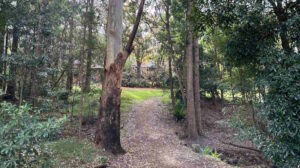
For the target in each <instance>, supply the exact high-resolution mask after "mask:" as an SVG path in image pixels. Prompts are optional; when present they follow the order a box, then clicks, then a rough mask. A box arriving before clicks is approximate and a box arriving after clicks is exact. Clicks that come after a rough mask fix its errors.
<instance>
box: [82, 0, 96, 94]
mask: <svg viewBox="0 0 300 168" xmlns="http://www.w3.org/2000/svg"><path fill="white" fill-rule="evenodd" d="M87 15H88V16H87V17H88V18H87V22H88V42H87V58H86V76H85V84H84V91H85V92H89V91H90V87H91V86H90V85H91V84H90V83H91V70H92V69H91V66H92V54H93V27H94V26H93V25H94V0H90V2H89V12H88V13H87Z"/></svg>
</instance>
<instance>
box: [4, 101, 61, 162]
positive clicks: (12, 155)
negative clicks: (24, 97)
mask: <svg viewBox="0 0 300 168" xmlns="http://www.w3.org/2000/svg"><path fill="white" fill-rule="evenodd" d="M0 116H1V118H0V156H1V157H0V162H1V165H0V166H1V167H33V166H34V165H39V164H42V163H43V164H46V163H48V162H47V151H46V150H45V148H44V146H43V145H42V142H45V141H49V140H51V139H53V138H55V137H56V133H57V132H59V131H60V128H61V126H62V124H63V123H64V121H65V120H66V118H65V117H64V118H61V119H53V118H49V119H48V120H46V121H42V120H41V119H40V118H39V117H38V116H39V112H38V111H32V109H31V108H30V106H29V105H27V104H25V105H24V106H20V107H19V108H18V107H16V106H15V105H12V104H10V103H5V102H4V103H2V104H1V107H0Z"/></svg>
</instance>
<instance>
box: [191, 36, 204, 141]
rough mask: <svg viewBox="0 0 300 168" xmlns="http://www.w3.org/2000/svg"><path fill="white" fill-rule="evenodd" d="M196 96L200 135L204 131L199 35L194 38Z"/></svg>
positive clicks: (196, 116)
mask: <svg viewBox="0 0 300 168" xmlns="http://www.w3.org/2000/svg"><path fill="white" fill-rule="evenodd" d="M193 45H194V96H195V118H196V126H197V132H198V135H201V134H202V132H203V129H202V113H201V107H200V79H199V76H200V74H199V65H200V58H199V57H200V55H199V49H200V47H199V43H198V37H195V39H194V43H193Z"/></svg>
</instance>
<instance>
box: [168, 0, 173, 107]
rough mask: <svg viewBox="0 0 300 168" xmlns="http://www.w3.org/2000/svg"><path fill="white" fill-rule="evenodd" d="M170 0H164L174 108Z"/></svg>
mask: <svg viewBox="0 0 300 168" xmlns="http://www.w3.org/2000/svg"><path fill="white" fill-rule="evenodd" d="M170 3H171V2H170V0H167V2H166V30H167V39H168V43H169V57H168V64H169V82H170V93H171V102H172V109H173V111H174V110H175V94H174V82H173V71H172V57H173V55H174V50H173V43H172V39H171V31H170Z"/></svg>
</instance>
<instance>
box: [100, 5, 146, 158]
mask: <svg viewBox="0 0 300 168" xmlns="http://www.w3.org/2000/svg"><path fill="white" fill-rule="evenodd" d="M144 3H145V0H141V2H140V5H139V8H138V13H137V16H136V21H135V24H134V26H133V29H132V32H131V34H130V36H129V40H128V42H127V44H126V47H125V48H124V49H122V15H123V1H120V0H110V1H109V8H108V25H107V30H106V31H107V57H106V62H105V68H104V81H103V84H102V94H101V99H100V109H99V115H98V122H97V126H98V127H97V130H96V134H95V141H96V144H99V145H100V146H102V147H104V148H105V149H106V150H109V151H111V152H113V153H115V154H118V153H124V150H123V149H122V147H121V142H120V105H121V76H122V69H123V67H124V65H125V62H126V60H127V58H128V56H129V55H130V54H131V52H132V50H133V41H134V38H135V35H136V33H137V30H138V26H139V23H140V20H141V17H142V13H143V9H144Z"/></svg>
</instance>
